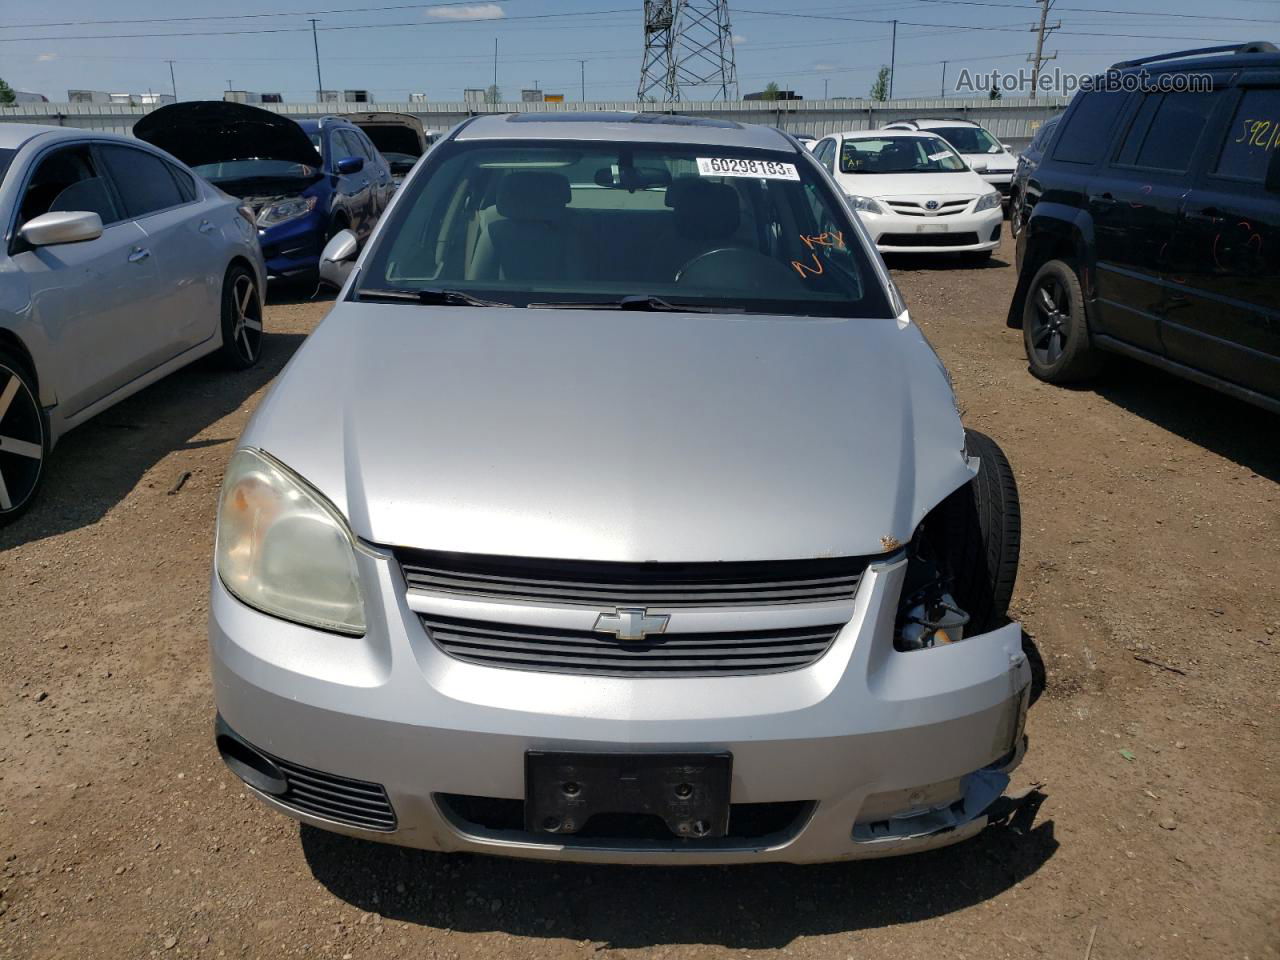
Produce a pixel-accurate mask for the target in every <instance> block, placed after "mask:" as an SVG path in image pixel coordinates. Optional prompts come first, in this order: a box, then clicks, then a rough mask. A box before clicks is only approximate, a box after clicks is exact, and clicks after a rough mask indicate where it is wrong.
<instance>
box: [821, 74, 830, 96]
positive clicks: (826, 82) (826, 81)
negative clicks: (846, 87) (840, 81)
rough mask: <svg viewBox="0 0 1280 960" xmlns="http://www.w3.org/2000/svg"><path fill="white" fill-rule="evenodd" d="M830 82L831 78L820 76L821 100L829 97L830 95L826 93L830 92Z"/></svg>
mask: <svg viewBox="0 0 1280 960" xmlns="http://www.w3.org/2000/svg"><path fill="white" fill-rule="evenodd" d="M830 83H831V78H830V77H823V78H822V99H823V100H830V99H831V97H829V96H828V94H829V93H830V87H829V84H830Z"/></svg>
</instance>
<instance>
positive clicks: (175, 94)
mask: <svg viewBox="0 0 1280 960" xmlns="http://www.w3.org/2000/svg"><path fill="white" fill-rule="evenodd" d="M168 63H169V85H170V86H171V87H173V99H174V102H177V99H178V81H177V80H175V79H173V61H172V60H170V61H168Z"/></svg>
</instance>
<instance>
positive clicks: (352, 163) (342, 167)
mask: <svg viewBox="0 0 1280 960" xmlns="http://www.w3.org/2000/svg"><path fill="white" fill-rule="evenodd" d="M335 169H336V170H337V171H338V173H339V174H342V175H344V176H345V175H346V174H348V173H359V172H360V171H361V170H363V169H364V157H343V158H342V159H341V160H339V161H338V166H337V167H336V168H335Z"/></svg>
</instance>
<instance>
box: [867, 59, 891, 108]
mask: <svg viewBox="0 0 1280 960" xmlns="http://www.w3.org/2000/svg"><path fill="white" fill-rule="evenodd" d="M871 99H872V100H881V101H884V100H888V99H889V68H888V67H881V68H880V72H879V73H877V74H876V82H875V83H873V84H872V85H871Z"/></svg>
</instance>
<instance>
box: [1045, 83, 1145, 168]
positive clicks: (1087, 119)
mask: <svg viewBox="0 0 1280 960" xmlns="http://www.w3.org/2000/svg"><path fill="white" fill-rule="evenodd" d="M1077 96H1078V97H1080V102H1079V103H1077V104H1076V105H1075V109H1074V110H1072V111H1071V113H1070V115H1069V119H1068V120H1067V121H1066V127H1065V128H1064V129H1063V131H1062V134H1061V136H1059V137H1058V138H1057V146H1056V147H1055V148H1054V151H1053V159H1054V160H1061V161H1064V162H1066V163H1087V164H1093V163H1097V162H1098V161H1099V160H1101V159H1102V155H1103V153H1105V152H1106V149H1107V144H1108V143H1109V142H1110V140H1111V129H1112V126H1113V124H1114V123H1115V120H1116V115H1117V114H1119V112H1120V108H1121V107H1123V106H1124V101H1125V98H1126V97H1128V94H1127V93H1124V92H1122V91H1113V90H1094V91H1091V92H1089V93H1080V94H1077Z"/></svg>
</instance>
